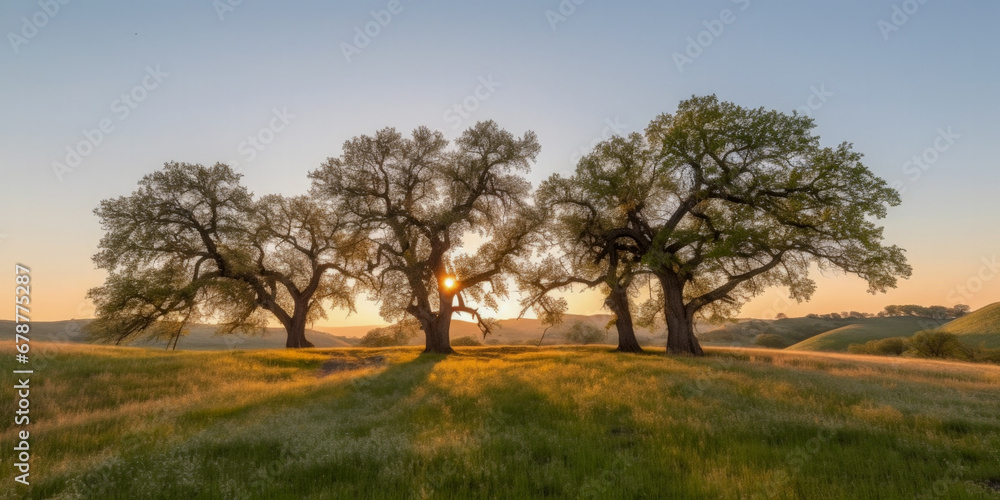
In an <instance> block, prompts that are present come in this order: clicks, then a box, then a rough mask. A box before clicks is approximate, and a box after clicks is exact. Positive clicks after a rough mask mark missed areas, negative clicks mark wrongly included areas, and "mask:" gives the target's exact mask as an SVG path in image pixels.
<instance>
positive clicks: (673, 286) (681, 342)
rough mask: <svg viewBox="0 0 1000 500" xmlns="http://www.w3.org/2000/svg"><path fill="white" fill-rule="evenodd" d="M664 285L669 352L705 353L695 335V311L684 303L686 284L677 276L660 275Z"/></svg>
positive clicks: (698, 354)
mask: <svg viewBox="0 0 1000 500" xmlns="http://www.w3.org/2000/svg"><path fill="white" fill-rule="evenodd" d="M658 277H659V278H660V284H661V285H662V286H663V297H664V312H666V316H667V352H668V353H670V354H688V355H694V356H702V355H704V354H705V352H704V351H702V349H701V344H699V343H698V338H697V337H695V335H694V312H689V311H688V310H687V307H685V305H684V285H683V283H682V282H681V281H680V279H678V278H677V277H676V276H670V275H665V276H658Z"/></svg>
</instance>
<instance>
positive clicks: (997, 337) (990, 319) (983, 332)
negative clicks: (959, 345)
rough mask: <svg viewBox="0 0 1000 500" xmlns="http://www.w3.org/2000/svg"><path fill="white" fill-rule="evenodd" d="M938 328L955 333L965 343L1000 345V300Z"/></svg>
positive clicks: (987, 345)
mask: <svg viewBox="0 0 1000 500" xmlns="http://www.w3.org/2000/svg"><path fill="white" fill-rule="evenodd" d="M939 330H942V331H945V332H948V333H952V334H955V335H957V336H958V338H959V340H961V341H962V342H963V343H965V344H967V345H971V346H979V345H985V346H986V347H1000V302H997V303H995V304H990V305H988V306H986V307H983V308H982V309H979V310H977V311H973V312H972V313H970V314H968V315H966V316H962V317H961V318H958V319H956V320H954V321H952V322H950V323H948V324H946V325H944V326H942V327H941V328H939Z"/></svg>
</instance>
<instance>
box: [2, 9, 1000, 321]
mask: <svg viewBox="0 0 1000 500" xmlns="http://www.w3.org/2000/svg"><path fill="white" fill-rule="evenodd" d="M51 2H52V3H51V4H50V3H46V2H44V1H43V2H41V3H39V2H37V1H21V0H10V1H7V2H4V3H3V5H2V6H0V31H2V33H4V34H5V41H6V45H4V46H2V47H0V67H2V68H3V71H2V72H0V96H2V101H0V109H2V110H3V117H4V120H2V121H0V169H2V173H3V182H2V183H0V200H2V201H0V203H2V204H3V214H4V215H5V217H3V219H2V220H0V235H2V236H0V262H6V263H13V262H20V263H24V264H27V265H30V266H32V267H33V268H34V269H35V270H36V272H35V275H36V282H37V286H38V288H37V290H38V291H37V292H36V296H37V298H36V304H37V307H36V309H37V313H36V314H37V315H38V318H39V319H59V318H66V317H74V316H75V317H80V316H85V315H87V305H86V304H85V302H84V301H83V295H84V293H85V291H86V289H87V288H89V287H92V286H95V285H98V284H100V282H101V281H102V280H103V276H104V275H103V273H102V272H100V271H97V270H95V269H93V266H92V264H91V263H90V255H91V254H93V253H94V251H95V250H96V245H97V242H98V240H99V238H100V235H101V232H100V227H99V224H98V221H97V220H96V218H95V217H94V216H93V215H92V213H91V211H92V209H93V208H94V207H95V206H96V205H97V204H98V202H99V201H100V200H101V199H104V198H108V197H112V196H118V195H123V194H127V193H129V192H131V191H132V189H134V186H135V183H136V181H138V180H139V178H140V177H141V176H142V175H144V174H146V173H148V172H151V171H153V170H155V169H157V168H159V167H160V166H161V165H162V164H163V162H165V161H170V160H177V161H185V162H198V163H214V162H217V161H221V162H234V161H235V162H239V166H240V168H241V169H242V171H243V172H244V173H245V175H246V177H245V180H246V182H247V184H248V185H249V186H250V188H251V189H252V190H254V191H255V192H256V193H258V194H264V193H270V192H280V193H284V194H297V193H301V192H303V191H305V190H306V189H307V187H308V181H307V179H306V173H307V172H308V171H310V170H312V169H314V168H316V167H317V166H318V165H319V164H320V163H321V162H322V161H323V160H324V159H325V158H327V157H329V156H336V155H338V154H339V153H340V146H341V144H342V143H343V141H345V140H346V139H349V138H350V137H352V136H355V135H359V134H364V133H371V132H373V131H375V130H377V129H379V128H382V127H385V126H395V127H397V128H399V129H401V130H409V129H411V128H413V127H415V126H418V125H428V126H431V127H434V128H438V129H441V130H442V131H444V132H445V133H446V134H447V135H449V136H451V137H455V136H457V135H458V133H459V132H460V131H461V129H462V128H464V127H466V126H469V125H471V124H472V123H474V122H475V121H477V120H482V119H494V120H497V121H498V122H499V123H500V124H501V125H502V126H503V127H505V128H507V129H508V130H511V131H512V132H515V133H521V132H523V131H525V130H529V129H530V130H534V131H535V132H536V133H537V134H538V137H539V140H540V142H541V144H542V153H541V155H540V156H539V158H538V163H537V165H536V166H535V168H534V171H533V173H532V175H531V178H532V180H533V181H534V182H536V183H537V182H538V181H539V180H541V179H543V178H544V177H547V176H548V175H549V174H551V173H553V172H566V171H569V170H571V169H572V167H573V161H574V159H575V158H576V157H578V156H579V153H580V152H581V151H585V150H586V149H587V148H588V147H589V145H590V144H591V143H592V142H593V141H594V140H596V139H598V138H600V137H601V136H602V135H603V134H605V133H610V132H614V131H621V132H630V131H635V130H641V129H642V128H644V127H645V124H646V123H647V122H648V121H649V120H650V119H651V118H653V117H654V116H655V115H657V114H659V113H662V112H669V111H672V110H673V109H675V108H676V105H677V103H678V102H679V101H680V100H682V99H685V98H687V97H689V96H691V95H692V94H710V93H715V94H718V95H719V97H720V98H722V99H724V100H730V101H734V102H736V103H739V104H741V105H746V106H764V107H768V108H775V109H779V110H784V111H789V112H790V111H792V110H795V109H803V107H804V106H809V104H810V103H812V104H813V105H814V108H815V109H809V112H810V114H811V115H812V116H814V117H815V118H816V121H817V124H818V128H817V132H818V133H819V134H820V135H821V136H822V138H823V142H824V143H826V144H828V145H834V144H837V143H839V142H842V141H849V142H853V143H854V144H855V147H856V149H858V150H859V151H861V152H863V153H864V154H865V155H866V163H867V164H868V166H869V167H870V168H871V169H872V170H873V171H875V172H876V173H877V174H879V175H881V176H882V177H884V178H886V179H887V180H889V181H896V182H899V186H900V187H901V188H903V189H905V192H904V193H903V200H904V203H903V205H902V206H901V207H899V208H896V209H894V210H892V212H891V213H890V216H889V218H887V219H886V220H885V221H884V223H885V225H886V236H887V239H888V240H889V241H890V242H892V243H896V244H899V245H901V246H903V247H904V248H906V249H907V250H908V251H909V253H908V255H909V257H910V259H911V262H912V264H913V265H914V277H913V278H912V279H911V280H909V281H906V282H903V283H902V284H901V286H900V287H899V289H897V290H895V291H893V292H891V293H890V294H888V295H884V296H876V297H871V296H869V295H866V294H865V293H864V290H865V287H864V285H863V284H862V283H860V282H859V281H858V280H855V279H853V278H846V277H831V278H829V279H826V278H824V279H822V280H821V283H820V290H819V292H818V293H817V294H816V297H815V299H814V301H813V302H812V303H810V304H806V305H803V306H799V305H792V304H785V303H784V301H782V300H781V299H780V297H781V296H782V294H781V293H780V292H779V291H774V292H769V293H768V294H765V296H764V297H762V298H761V299H760V300H758V301H755V302H754V303H753V304H751V305H750V306H748V307H747V308H746V310H745V311H744V314H745V315H748V316H762V315H768V314H772V313H774V312H787V313H789V314H797V313H806V312H810V311H816V312H828V311H834V310H837V311H839V310H850V309H857V310H866V311H875V310H878V309H880V308H881V307H882V306H884V305H886V304H889V303H910V302H914V303H923V304H928V305H929V304H932V303H933V304H937V303H944V304H946V305H952V304H951V303H950V301H949V300H948V299H949V298H956V297H957V298H960V299H961V302H964V303H968V304H971V305H973V306H974V307H979V306H982V305H986V304H988V303H991V302H995V301H997V300H1000V271H993V269H994V268H993V267H992V266H991V265H989V264H990V263H991V262H995V259H996V256H997V255H998V254H1000V231H998V230H997V228H998V227H1000V210H998V208H1000V205H998V201H997V194H996V193H997V188H998V186H1000V169H998V168H997V166H996V154H995V152H994V146H995V143H996V139H997V138H998V137H1000V121H998V119H997V116H998V111H1000V96H998V94H997V91H996V89H997V83H998V81H1000V80H998V76H1000V74H998V71H1000V58H998V56H997V52H998V49H1000V35H998V34H997V30H996V29H995V26H994V24H995V20H996V19H997V15H998V14H1000V4H997V3H996V2H991V1H985V0H983V1H959V2H947V3H946V2H944V1H941V0H927V1H926V2H925V3H923V4H920V3H919V2H917V1H916V0H908V1H907V2H902V1H899V0H896V1H888V0H878V1H870V0H869V1H839V2H823V3H817V2H801V1H800V2H793V1H777V0H774V1H764V0H738V1H733V0H715V1H698V2H696V1H678V2H662V3H656V4H653V3H652V2H610V1H600V0H586V1H584V2H582V3H580V4H579V5H577V4H576V3H575V2H573V1H572V0H565V1H563V2H559V1H556V0H552V1H532V2H529V1H505V2H499V1H497V2H485V1H465V2H458V1H440V2H427V1H421V0H401V1H399V2H398V3H396V2H390V1H388V0H372V1H358V2H318V1H299V2H265V1H262V0H243V1H242V2H241V3H239V4H238V5H235V6H231V5H230V4H229V3H226V0H219V1H217V2H213V1H211V0H198V1H171V2H153V1H150V2H141V3H140V2H133V3H127V4H124V5H122V4H120V3H117V2H83V1H79V0H69V1H68V2H67V3H66V4H65V5H62V4H59V3H58V1H57V0H51ZM232 3H234V4H235V3H236V0H232ZM52 5H58V6H59V7H58V12H56V13H55V14H54V15H49V14H48V13H45V12H44V10H43V9H44V8H47V9H48V10H49V12H52V11H54V8H53V7H52ZM220 6H225V8H224V9H223V8H220ZM914 6H917V8H916V10H915V11H914V9H913V7H914ZM390 8H391V10H394V11H396V13H395V14H391V13H390V14H391V18H388V17H387V16H386V13H385V12H388V11H389V10H390ZM904 8H905V10H909V11H910V12H911V14H907V15H906V16H905V19H904V16H903V15H901V14H900V12H904ZM896 9H899V10H898V11H897V10H896ZM373 11H375V12H376V14H374V15H373V14H372V12H373ZM381 11H385V12H381ZM725 11H728V13H727V12H725ZM40 12H41V13H42V14H39V13H40ZM380 12H381V13H380ZM560 12H561V13H560ZM220 13H221V15H220ZM894 13H895V19H894V18H893V15H894ZM22 18H26V19H27V21H25V20H24V19H22ZM378 18H381V19H382V21H383V24H384V26H382V25H381V24H378V20H377V19H378ZM386 20H388V22H387V23H386V22H385V21H386ZM37 21H44V22H43V23H41V22H37ZM724 21H725V22H724ZM880 21H884V23H883V24H882V26H881V27H880V25H879V22H880ZM26 22H27V23H28V25H29V26H27V27H26V26H25V23H26ZM372 23H374V24H372ZM885 23H889V24H890V25H891V26H892V27H893V28H895V29H893V30H892V31H885V30H886V28H885V26H886V24H885ZM36 24H44V25H42V26H36ZM366 25H368V28H369V32H370V33H376V32H377V35H376V36H374V37H369V39H368V40H367V41H368V43H367V44H364V42H365V40H363V39H362V40H359V41H360V42H362V43H361V44H360V45H365V46H364V47H363V48H360V49H359V50H360V51H359V52H358V51H351V52H352V55H351V57H350V61H348V58H347V57H345V55H344V46H343V44H345V43H349V44H352V45H354V44H355V41H356V40H355V38H356V34H357V32H356V29H360V30H364V29H365V28H366ZM375 26H378V29H377V30H376V29H375ZM720 26H721V27H722V30H721V32H720V30H719V29H718V28H719V27H720ZM32 28H37V32H35V31H33V30H32ZM713 29H714V30H715V33H714V34H713V33H711V31H712V30H713ZM702 32H705V33H702ZM883 32H885V33H888V37H886V36H884V34H883ZM25 33H27V34H28V35H32V36H30V37H28V36H25ZM19 37H21V38H19ZM689 37H690V38H691V39H693V40H695V43H698V39H699V37H700V39H701V40H702V41H703V42H708V43H703V44H702V45H699V46H698V48H697V50H696V49H693V48H692V49H691V50H692V51H691V52H690V53H688V52H687V51H688V49H689V45H690V41H689ZM886 38H888V39H886ZM675 54H685V55H688V56H689V57H690V55H691V54H695V55H696V56H697V57H690V61H689V62H688V63H686V64H684V65H683V71H681V70H679V68H678V65H677V63H676V57H675ZM150 73H154V74H157V75H158V77H157V78H152V77H149V78H147V76H146V75H148V74H150ZM144 78H145V83H146V86H145V87H143V84H144ZM482 82H489V85H484V84H483V83H482ZM122 94H131V95H132V96H136V97H141V98H142V99H141V102H134V101H133V102H131V105H134V108H133V107H129V108H128V114H127V116H123V115H125V112H124V111H123V110H124V109H125V108H124V107H123V106H129V104H128V103H127V101H128V100H129V99H128V98H126V99H125V100H123V99H122ZM477 94H478V97H477ZM811 96H814V97H812V99H811V100H810V98H811ZM820 96H821V97H820ZM455 105H458V106H460V107H462V108H463V112H464V113H465V114H466V115H467V117H466V118H463V119H462V120H461V124H460V126H459V127H455V125H456V124H457V123H458V122H459V120H457V119H456V117H457V116H460V115H459V114H458V113H456V112H455V111H454V110H453V108H454V106H455ZM465 107H467V108H468V109H465ZM449 110H452V111H451V114H446V113H448V112H449ZM276 115H277V117H276ZM102 124H103V125H104V126H106V129H107V130H110V132H109V133H102V134H101V135H103V137H102V138H101V140H100V141H99V142H100V144H97V145H96V147H93V148H92V152H89V155H87V156H86V157H82V162H81V163H80V164H79V165H78V166H76V167H75V168H74V169H73V170H72V171H62V175H61V176H57V175H56V173H55V172H54V170H53V163H54V162H59V163H63V164H65V163H66V156H67V151H66V149H67V147H70V148H75V147H76V146H78V145H79V144H80V142H81V141H87V140H89V139H87V134H88V133H89V135H90V137H91V138H96V137H97V135H95V133H94V132H92V131H93V130H94V129H97V130H100V128H101V127H102ZM272 126H273V128H272ZM85 131H89V132H87V133H85ZM942 132H943V133H944V135H945V136H946V139H938V137H939V136H941V135H942ZM249 136H257V137H258V138H259V139H258V141H260V140H266V142H267V144H259V146H260V147H259V148H255V147H254V146H253V145H251V144H250V142H249V141H248V137H249ZM91 142H98V141H96V140H94V141H91ZM935 142H937V145H938V146H939V147H938V148H937V149H934V148H935ZM929 148H930V149H931V150H933V151H929ZM84 149H85V150H86V146H84ZM251 150H253V153H250V151H251ZM915 155H920V156H926V157H927V158H929V159H933V160H934V161H933V162H925V163H924V166H925V167H926V169H923V168H921V167H920V166H919V165H918V164H916V163H910V164H907V162H908V161H911V158H912V157H913V156H915ZM917 171H919V172H920V173H919V178H918V179H914V178H915V177H916V176H917V174H916V172H917ZM60 177H61V178H60ZM984 268H985V271H984ZM977 280H978V284H977ZM958 287H965V288H966V290H965V291H962V292H959V289H958ZM970 288H971V289H975V292H971V291H970V290H969V289H970ZM956 293H957V294H958V295H956ZM577 303H578V304H579V306H578V309H579V312H593V311H589V310H587V309H588V308H590V307H592V306H593V305H594V304H595V302H594V301H593V300H589V301H588V300H582V299H581V300H579V301H577ZM777 304H781V305H780V306H778V305H777ZM779 309H780V310H779ZM505 312H509V311H501V315H504V313H505ZM8 316H10V315H9V314H8V313H4V314H3V315H0V317H3V318H7V317H8ZM332 318H335V319H336V321H335V322H336V323H354V324H364V323H372V322H376V321H377V318H375V317H374V316H373V309H370V308H366V309H364V310H363V311H362V314H360V315H358V316H355V317H351V318H349V319H347V320H342V318H343V315H339V314H338V315H335V316H332Z"/></svg>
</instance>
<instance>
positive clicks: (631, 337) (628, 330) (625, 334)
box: [604, 285, 642, 353]
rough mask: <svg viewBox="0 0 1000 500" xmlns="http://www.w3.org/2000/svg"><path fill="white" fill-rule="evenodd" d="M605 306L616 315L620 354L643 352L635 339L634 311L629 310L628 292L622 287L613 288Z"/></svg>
mask: <svg viewBox="0 0 1000 500" xmlns="http://www.w3.org/2000/svg"><path fill="white" fill-rule="evenodd" d="M604 304H605V305H607V306H608V309H611V312H613V313H615V317H616V319H615V328H616V329H617V330H618V351H619V352H634V353H639V352H642V347H640V346H639V341H638V340H636V338H635V327H634V326H633V324H632V311H630V310H629V308H628V290H627V289H626V288H625V287H623V286H620V285H616V286H614V287H612V289H611V293H610V294H608V298H607V299H605V301H604Z"/></svg>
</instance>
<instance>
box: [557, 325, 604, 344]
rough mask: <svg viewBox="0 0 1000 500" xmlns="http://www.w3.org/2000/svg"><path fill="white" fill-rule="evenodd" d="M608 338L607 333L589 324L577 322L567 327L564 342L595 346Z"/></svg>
mask: <svg viewBox="0 0 1000 500" xmlns="http://www.w3.org/2000/svg"><path fill="white" fill-rule="evenodd" d="M607 338H608V331H607V330H604V329H602V328H599V327H596V326H594V325H591V324H589V323H583V322H581V321H578V322H576V323H573V326H571V327H569V331H568V332H566V340H567V341H569V342H572V343H574V344H596V343H598V342H603V341H605V340H607Z"/></svg>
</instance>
